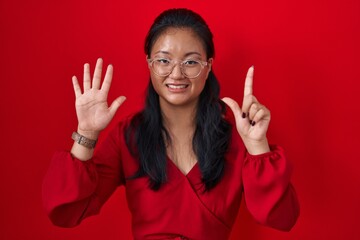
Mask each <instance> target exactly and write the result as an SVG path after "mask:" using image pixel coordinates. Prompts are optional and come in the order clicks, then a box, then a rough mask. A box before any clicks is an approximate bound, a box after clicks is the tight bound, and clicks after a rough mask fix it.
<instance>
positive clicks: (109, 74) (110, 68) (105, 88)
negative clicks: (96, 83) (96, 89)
mask: <svg viewBox="0 0 360 240" xmlns="http://www.w3.org/2000/svg"><path fill="white" fill-rule="evenodd" d="M112 77H113V66H112V65H111V64H110V65H109V66H108V67H107V69H106V73H105V78H104V82H103V84H102V86H101V90H103V91H105V92H106V93H107V92H109V90H110V86H111V81H112Z"/></svg>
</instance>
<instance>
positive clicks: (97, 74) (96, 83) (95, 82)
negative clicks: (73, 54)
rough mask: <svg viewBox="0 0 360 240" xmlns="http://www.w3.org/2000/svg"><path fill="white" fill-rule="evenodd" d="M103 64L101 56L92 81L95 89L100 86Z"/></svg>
mask: <svg viewBox="0 0 360 240" xmlns="http://www.w3.org/2000/svg"><path fill="white" fill-rule="evenodd" d="M102 65H103V60H102V59H101V58H98V60H97V61H96V66H95V71H94V76H93V81H92V88H94V89H99V88H100V82H101V72H102Z"/></svg>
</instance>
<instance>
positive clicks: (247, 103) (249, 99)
mask: <svg viewBox="0 0 360 240" xmlns="http://www.w3.org/2000/svg"><path fill="white" fill-rule="evenodd" d="M253 103H258V100H257V99H256V97H255V96H254V95H248V96H246V97H244V100H243V103H242V107H241V110H242V111H243V112H244V114H245V115H246V116H249V114H250V107H251V105H252V104H253Z"/></svg>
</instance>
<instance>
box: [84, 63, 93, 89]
mask: <svg viewBox="0 0 360 240" xmlns="http://www.w3.org/2000/svg"><path fill="white" fill-rule="evenodd" d="M83 79H84V92H85V91H87V90H89V89H90V88H91V84H90V65H89V64H88V63H85V64H84V76H83Z"/></svg>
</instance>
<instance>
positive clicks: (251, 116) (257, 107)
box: [249, 102, 262, 120]
mask: <svg viewBox="0 0 360 240" xmlns="http://www.w3.org/2000/svg"><path fill="white" fill-rule="evenodd" d="M261 107H262V106H261V105H260V104H259V103H256V102H253V103H252V104H251V106H250V110H249V120H253V119H254V116H255V114H256V113H257V112H258V111H259V110H260V109H261Z"/></svg>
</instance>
